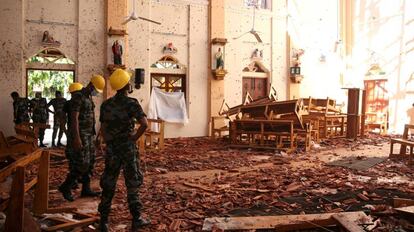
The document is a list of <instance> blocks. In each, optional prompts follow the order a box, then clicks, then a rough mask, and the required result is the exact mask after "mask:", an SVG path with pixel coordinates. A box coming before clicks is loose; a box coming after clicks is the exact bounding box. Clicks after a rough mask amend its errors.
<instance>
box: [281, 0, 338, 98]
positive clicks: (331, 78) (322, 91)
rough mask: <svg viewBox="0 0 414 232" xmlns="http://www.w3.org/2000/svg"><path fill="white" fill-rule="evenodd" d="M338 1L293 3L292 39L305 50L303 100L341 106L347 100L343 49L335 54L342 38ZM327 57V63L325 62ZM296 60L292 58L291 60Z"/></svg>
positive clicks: (290, 33) (291, 15)
mask: <svg viewBox="0 0 414 232" xmlns="http://www.w3.org/2000/svg"><path fill="white" fill-rule="evenodd" d="M337 2H339V0H338V1H336V0H314V1H306V0H293V1H290V2H289V6H288V9H289V19H288V22H289V27H288V28H289V29H288V30H289V36H290V38H291V47H292V48H295V49H303V50H305V53H304V55H303V56H302V57H301V74H302V75H303V76H304V79H303V80H302V82H301V83H300V84H299V96H295V97H296V98H299V97H305V98H306V97H309V96H312V97H313V98H327V97H330V98H334V99H336V100H337V102H338V103H343V102H344V101H345V100H346V97H345V91H344V90H341V87H342V83H341V79H340V74H341V72H342V71H343V67H342V63H341V62H340V61H341V56H340V49H339V48H338V49H337V50H336V51H335V42H336V41H338V39H339V30H340V28H339V21H338V20H339V18H338V8H337V7H338V5H337ZM315 6H318V7H315ZM321 56H325V61H321ZM290 59H292V57H291V58H290Z"/></svg>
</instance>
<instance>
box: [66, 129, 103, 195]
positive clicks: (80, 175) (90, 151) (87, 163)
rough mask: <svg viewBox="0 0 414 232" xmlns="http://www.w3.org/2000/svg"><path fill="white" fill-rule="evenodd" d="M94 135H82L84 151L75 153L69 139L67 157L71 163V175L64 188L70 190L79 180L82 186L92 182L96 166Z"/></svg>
mask: <svg viewBox="0 0 414 232" xmlns="http://www.w3.org/2000/svg"><path fill="white" fill-rule="evenodd" d="M93 137H94V136H93V135H92V134H81V135H80V138H81V141H82V145H83V147H82V149H81V150H80V151H75V150H74V149H73V146H72V141H73V140H72V138H70V136H69V137H68V144H67V146H66V149H65V155H66V158H67V159H68V162H69V173H68V175H67V177H66V180H65V182H63V184H62V186H63V187H64V188H67V189H70V187H71V186H73V185H74V184H76V182H77V181H78V180H79V181H80V182H81V183H82V184H89V183H90V181H91V176H92V171H93V167H94V165H95V144H94V143H93Z"/></svg>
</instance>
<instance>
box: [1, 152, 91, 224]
mask: <svg viewBox="0 0 414 232" xmlns="http://www.w3.org/2000/svg"><path fill="white" fill-rule="evenodd" d="M7 158H9V157H7ZM13 159H14V160H13V161H12V162H10V163H9V164H8V165H7V166H5V167H3V168H2V169H0V182H2V181H4V180H5V179H6V178H8V177H9V176H13V182H12V187H11V191H10V193H9V199H5V200H4V201H3V202H2V203H1V204H0V211H4V210H7V218H6V223H5V228H6V231H15V232H23V231H38V230H36V228H25V227H24V226H23V223H24V221H25V220H26V219H25V217H26V216H25V214H24V195H25V193H26V192H28V191H29V190H30V189H32V188H34V199H33V214H34V215H36V216H41V215H43V214H45V213H50V214H53V213H63V212H66V213H72V214H73V215H74V216H76V217H78V216H79V214H81V213H79V212H76V208H72V207H66V208H49V168H50V167H49V163H50V153H49V151H46V150H40V149H37V150H36V151H34V152H33V153H30V154H27V155H22V156H19V157H16V158H13ZM37 160H39V167H38V169H37V170H38V173H37V177H35V178H33V179H32V180H30V181H27V182H26V180H25V167H26V166H28V165H29V164H33V163H34V162H36V161H37ZM81 215H82V216H83V217H82V218H81V220H79V221H77V222H70V223H63V224H62V225H60V226H58V227H56V226H51V227H48V228H43V229H44V230H46V231H56V230H67V229H71V228H76V227H83V226H86V225H90V224H93V223H94V222H96V221H97V220H98V218H96V217H94V216H90V215H85V214H81ZM51 220H52V219H51ZM52 221H53V220H52ZM55 222H56V220H55ZM60 223H61V222H60ZM55 229H56V230H55ZM39 231H40V230H39Z"/></svg>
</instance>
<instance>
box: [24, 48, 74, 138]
mask: <svg viewBox="0 0 414 232" xmlns="http://www.w3.org/2000/svg"><path fill="white" fill-rule="evenodd" d="M75 69H76V66H75V63H74V62H73V61H72V60H71V59H69V58H67V57H66V56H65V55H64V54H63V53H62V52H61V51H59V50H58V49H56V48H53V47H46V48H43V49H42V50H40V51H39V52H38V53H36V54H35V55H34V56H32V57H30V58H29V59H28V60H27V61H26V96H27V98H28V99H32V98H34V96H35V93H36V92H41V93H42V97H44V98H46V100H47V102H50V100H51V99H53V98H55V92H56V91H60V92H61V93H62V95H63V96H64V97H65V98H66V99H70V94H69V91H68V90H69V85H70V84H72V83H73V82H74V81H75ZM50 109H51V110H52V109H53V107H51V108H50ZM53 110H54V109H53ZM53 120H54V117H53V114H52V113H49V125H50V126H51V127H52V125H54V121H53ZM52 133H53V130H52V129H49V130H46V131H45V138H44V143H45V144H50V142H51V141H52ZM65 141H66V137H65V136H64V137H62V140H61V142H63V143H65Z"/></svg>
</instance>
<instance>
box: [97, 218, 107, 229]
mask: <svg viewBox="0 0 414 232" xmlns="http://www.w3.org/2000/svg"><path fill="white" fill-rule="evenodd" d="M98 231H100V232H108V231H109V226H108V217H102V216H101V219H100V220H99V225H98Z"/></svg>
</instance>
